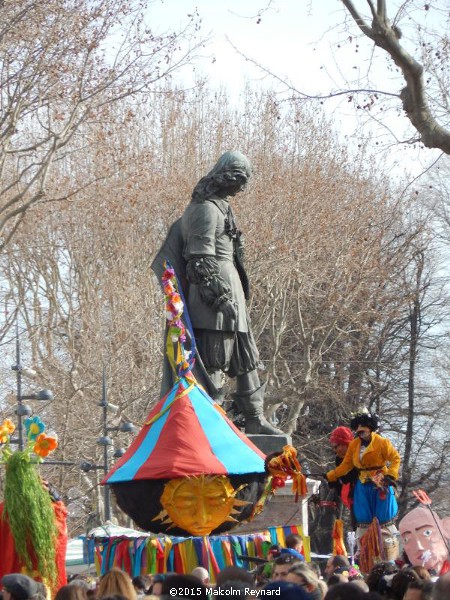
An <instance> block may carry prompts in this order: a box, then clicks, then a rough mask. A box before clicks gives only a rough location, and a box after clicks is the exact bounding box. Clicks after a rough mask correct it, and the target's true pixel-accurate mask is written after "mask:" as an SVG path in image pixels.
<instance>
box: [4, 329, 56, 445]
mask: <svg viewBox="0 0 450 600" xmlns="http://www.w3.org/2000/svg"><path fill="white" fill-rule="evenodd" d="M20 360H21V359H20V339H19V324H18V322H16V364H15V365H12V367H11V369H12V370H13V371H16V381H17V408H16V415H17V435H18V438H17V440H11V441H12V442H16V443H18V445H19V450H23V449H24V441H23V422H22V419H23V417H29V416H30V415H31V414H32V412H33V411H32V410H31V408H30V407H29V406H28V405H27V404H24V403H23V401H24V400H41V401H44V402H46V401H49V400H53V394H52V392H51V391H50V390H40V391H39V392H36V393H35V394H27V395H25V396H23V395H22V376H23V375H28V376H29V377H32V376H34V375H35V372H34V371H33V370H32V369H29V368H28V367H24V366H23V365H22V364H21V362H20Z"/></svg>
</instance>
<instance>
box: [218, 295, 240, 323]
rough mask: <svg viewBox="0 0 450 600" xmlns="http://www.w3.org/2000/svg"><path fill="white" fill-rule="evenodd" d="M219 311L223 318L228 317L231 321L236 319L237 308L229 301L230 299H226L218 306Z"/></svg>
mask: <svg viewBox="0 0 450 600" xmlns="http://www.w3.org/2000/svg"><path fill="white" fill-rule="evenodd" d="M219 310H220V312H221V313H222V314H223V316H224V318H225V319H230V320H231V321H236V319H237V308H236V306H235V305H234V304H233V302H231V300H226V301H225V302H223V303H222V304H221V305H220V306H219Z"/></svg>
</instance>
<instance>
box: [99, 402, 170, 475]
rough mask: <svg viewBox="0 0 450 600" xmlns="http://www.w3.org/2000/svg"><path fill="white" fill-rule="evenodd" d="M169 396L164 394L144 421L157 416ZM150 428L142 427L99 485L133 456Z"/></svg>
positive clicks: (148, 426)
mask: <svg viewBox="0 0 450 600" xmlns="http://www.w3.org/2000/svg"><path fill="white" fill-rule="evenodd" d="M169 394H170V392H169V393H168V394H166V395H165V396H164V398H162V399H161V400H160V401H159V402H158V403H157V404H156V406H154V407H153V409H152V410H151V411H150V412H149V414H148V416H147V418H146V419H145V421H146V422H147V421H149V420H150V419H151V418H152V417H153V416H154V415H156V414H158V413H159V412H160V410H161V409H162V407H163V405H164V402H165V401H166V398H167V396H168V395H169ZM149 428H150V425H147V426H144V427H142V429H141V430H140V432H139V433H138V435H137V436H136V437H135V438H134V440H133V441H132V442H131V444H130V446H129V448H128V449H127V451H126V452H125V454H124V455H123V456H122V457H121V458H119V460H118V461H116V462H115V464H114V465H113V467H112V468H111V469H110V470H109V472H108V474H107V475H106V477H105V478H104V479H103V480H102V481H101V484H102V485H103V484H105V483H106V481H107V480H108V479H109V478H110V477H111V475H112V474H113V473H115V472H116V471H117V469H118V468H119V467H121V466H122V465H124V464H125V463H126V462H127V461H128V460H129V459H130V458H131V457H132V456H133V454H134V453H135V452H136V450H137V449H138V448H139V447H140V446H141V444H142V443H143V441H144V439H145V437H146V435H147V433H148V430H149Z"/></svg>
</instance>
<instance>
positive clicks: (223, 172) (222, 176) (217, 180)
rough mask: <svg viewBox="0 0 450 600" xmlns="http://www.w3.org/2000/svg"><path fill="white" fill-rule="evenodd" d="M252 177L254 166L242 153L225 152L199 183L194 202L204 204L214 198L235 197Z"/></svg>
mask: <svg viewBox="0 0 450 600" xmlns="http://www.w3.org/2000/svg"><path fill="white" fill-rule="evenodd" d="M251 175H252V166H251V164H250V161H249V160H248V158H247V157H246V156H244V155H243V154H242V152H239V151H238V150H232V151H228V152H225V153H224V154H222V156H221V157H220V158H219V160H218V161H217V163H216V164H215V165H214V167H213V168H212V169H211V171H210V172H209V173H208V174H207V175H205V177H202V179H200V181H199V182H198V183H197V185H196V186H195V188H194V191H193V193H192V200H193V201H194V202H202V201H204V200H207V199H208V198H211V197H213V196H218V197H221V198H223V197H226V196H235V195H236V194H237V193H239V192H241V191H242V190H243V189H244V188H245V186H246V185H247V182H248V180H249V179H250V177H251Z"/></svg>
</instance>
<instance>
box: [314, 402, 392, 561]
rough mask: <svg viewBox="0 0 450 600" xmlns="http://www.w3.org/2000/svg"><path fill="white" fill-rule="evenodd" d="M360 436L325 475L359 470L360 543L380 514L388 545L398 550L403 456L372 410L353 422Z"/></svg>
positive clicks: (356, 509)
mask: <svg viewBox="0 0 450 600" xmlns="http://www.w3.org/2000/svg"><path fill="white" fill-rule="evenodd" d="M350 428H351V429H352V431H354V432H355V433H356V438H355V439H354V440H352V441H351V442H350V444H349V445H348V448H347V452H346V453H345V456H344V458H343V460H342V462H341V464H340V465H339V466H337V467H336V468H335V469H332V470H331V471H328V473H326V474H325V477H326V479H327V481H329V482H335V481H337V480H338V479H339V478H340V477H343V476H344V475H347V474H348V473H350V471H351V470H352V469H357V471H358V479H357V481H356V483H355V488H354V496H353V501H354V502H353V512H354V516H355V520H356V525H357V529H356V537H357V541H358V543H359V542H360V539H361V538H362V536H363V535H364V534H365V532H366V531H367V529H368V527H369V526H370V525H371V523H372V521H373V519H374V518H375V517H376V518H377V519H378V522H379V523H380V526H381V529H382V533H383V537H384V544H385V548H387V547H389V546H395V547H396V548H397V551H398V539H397V534H398V531H397V528H396V527H395V525H394V520H395V518H396V516H397V512H398V505H397V500H396V497H395V489H394V488H395V485H396V481H397V479H398V473H399V468H400V455H399V453H398V452H397V450H396V449H395V448H394V446H393V445H392V443H391V442H390V441H389V440H388V439H387V438H385V437H383V436H381V435H380V434H379V433H377V431H378V429H379V419H378V417H377V415H375V414H370V413H369V412H368V411H363V412H360V413H357V414H355V415H354V416H353V418H352V419H351V421H350Z"/></svg>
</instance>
